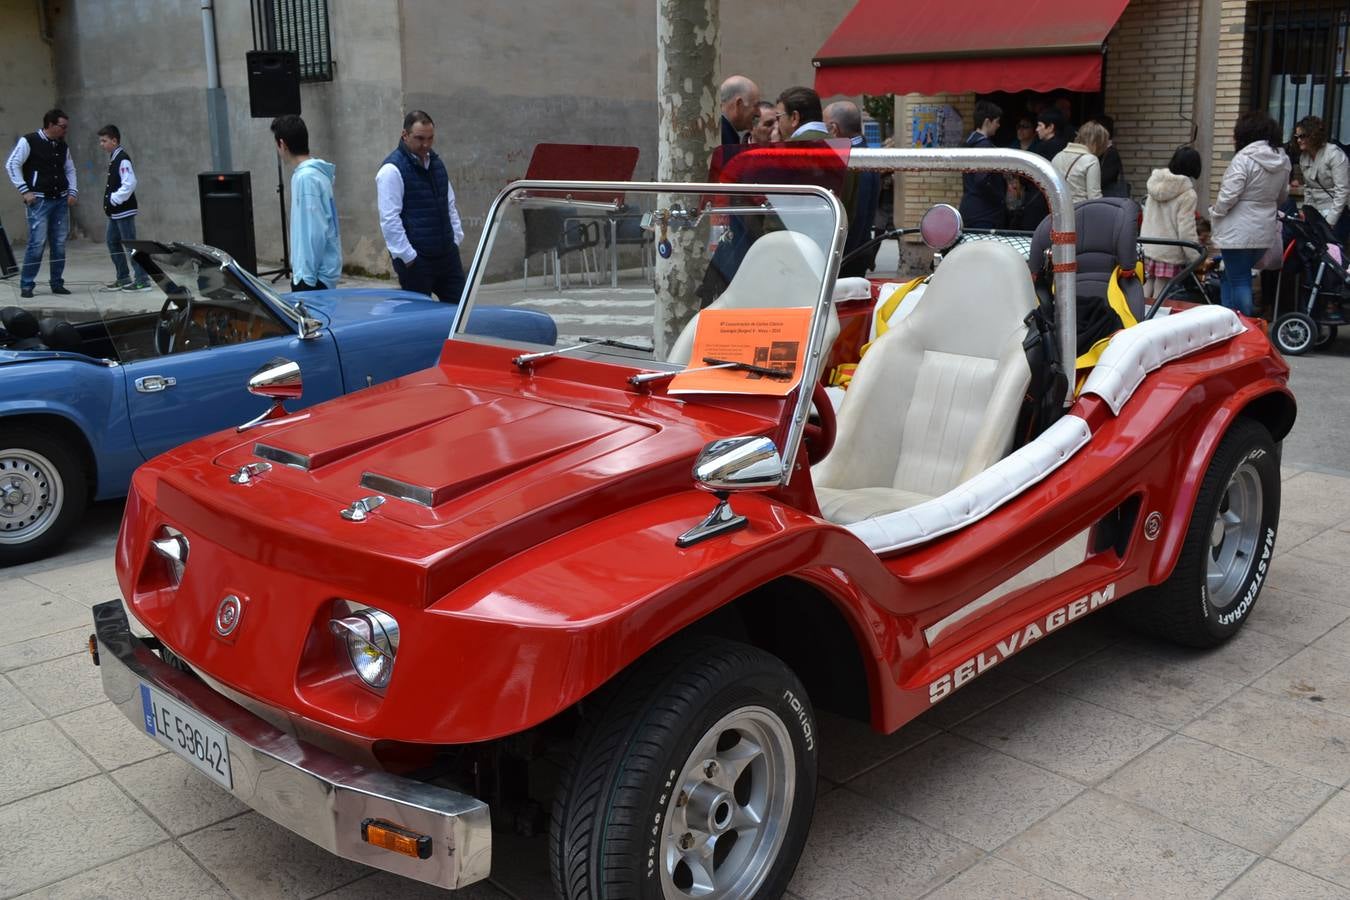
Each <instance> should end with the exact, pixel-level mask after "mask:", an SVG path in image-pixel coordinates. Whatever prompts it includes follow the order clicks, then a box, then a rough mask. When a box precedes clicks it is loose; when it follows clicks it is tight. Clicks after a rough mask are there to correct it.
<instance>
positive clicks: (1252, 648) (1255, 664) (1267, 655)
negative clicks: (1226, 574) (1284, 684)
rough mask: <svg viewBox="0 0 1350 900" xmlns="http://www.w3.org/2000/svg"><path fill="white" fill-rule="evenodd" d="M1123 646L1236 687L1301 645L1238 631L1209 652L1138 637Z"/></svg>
mask: <svg viewBox="0 0 1350 900" xmlns="http://www.w3.org/2000/svg"><path fill="white" fill-rule="evenodd" d="M1257 605H1258V606H1259V605H1260V604H1259V602H1258V604H1257ZM1125 646H1126V647H1128V648H1129V649H1130V650H1133V651H1135V652H1136V653H1143V654H1146V655H1148V656H1156V657H1158V658H1159V659H1166V660H1173V661H1176V662H1180V663H1184V664H1185V666H1186V667H1187V668H1188V669H1189V670H1191V671H1192V672H1193V673H1194V674H1196V675H1199V676H1202V677H1207V678H1222V679H1223V680H1224V681H1236V682H1238V683H1239V684H1251V683H1252V682H1253V681H1255V680H1256V679H1258V678H1260V677H1261V676H1262V675H1264V674H1266V673H1267V672H1269V671H1270V670H1271V669H1273V668H1275V667H1276V666H1278V665H1279V664H1280V663H1282V662H1284V661H1285V660H1286V659H1288V658H1289V657H1291V656H1293V655H1294V654H1295V653H1297V652H1298V651H1300V650H1302V649H1303V645H1302V644H1299V643H1296V642H1294V641H1287V640H1285V639H1283V638H1278V637H1272V636H1271V635H1268V634H1263V633H1262V632H1260V631H1257V630H1256V629H1254V628H1244V629H1242V630H1241V631H1239V632H1238V633H1237V636H1236V637H1234V638H1233V639H1232V640H1230V641H1228V643H1226V644H1223V645H1221V646H1219V647H1215V648H1214V649H1212V650H1197V649H1195V648H1194V647H1182V646H1180V645H1178V644H1173V643H1170V642H1168V641H1164V640H1161V639H1158V638H1149V637H1142V636H1139V637H1133V638H1130V639H1128V640H1127V641H1125Z"/></svg>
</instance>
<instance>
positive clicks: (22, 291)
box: [19, 288, 33, 300]
mask: <svg viewBox="0 0 1350 900" xmlns="http://www.w3.org/2000/svg"><path fill="white" fill-rule="evenodd" d="M19 296H20V297H22V298H23V299H25V300H28V299H31V298H32V296H33V289H32V288H19Z"/></svg>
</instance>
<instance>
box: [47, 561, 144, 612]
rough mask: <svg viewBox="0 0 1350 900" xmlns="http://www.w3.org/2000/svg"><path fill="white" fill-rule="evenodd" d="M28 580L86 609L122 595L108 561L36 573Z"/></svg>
mask: <svg viewBox="0 0 1350 900" xmlns="http://www.w3.org/2000/svg"><path fill="white" fill-rule="evenodd" d="M28 580H29V581H31V582H33V583H34V584H38V585H41V586H42V587H44V588H46V589H47V590H49V591H54V592H56V593H58V594H60V595H62V596H63V597H67V598H69V599H71V600H74V601H75V602H77V603H79V604H81V605H83V606H85V607H86V608H87V607H90V606H93V605H94V604H95V603H102V602H104V601H105V600H115V599H117V598H118V597H120V596H122V594H121V588H119V587H118V584H117V570H116V569H115V568H114V567H113V561H112V560H111V559H107V558H103V557H100V558H98V559H93V560H90V561H89V562H85V563H79V564H78V565H73V566H62V567H61V568H59V569H52V570H50V571H47V572H37V573H34V574H32V575H29V576H28Z"/></svg>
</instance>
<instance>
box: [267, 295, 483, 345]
mask: <svg viewBox="0 0 1350 900" xmlns="http://www.w3.org/2000/svg"><path fill="white" fill-rule="evenodd" d="M302 296H303V299H304V301H305V306H306V307H308V308H309V311H310V312H311V313H312V314H314V315H315V316H316V318H322V319H323V320H325V321H326V322H327V323H328V325H329V326H331V327H333V328H340V327H342V326H343V325H347V324H351V323H354V322H365V321H369V320H370V319H371V318H373V317H377V316H406V315H427V314H432V315H436V314H438V313H439V314H441V315H444V317H445V334H447V335H448V334H449V333H450V322H451V320H452V319H454V317H455V309H456V308H457V306H458V304H455V303H440V302H438V301H435V300H428V299H427V298H426V297H425V296H423V295H422V294H413V293H410V292H408V291H400V290H398V289H396V288H393V289H388V290H386V289H382V288H339V289H338V290H333V291H307V292H305V293H304V294H303V295H302ZM286 299H287V300H290V299H291V295H286Z"/></svg>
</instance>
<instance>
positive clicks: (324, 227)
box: [272, 115, 342, 291]
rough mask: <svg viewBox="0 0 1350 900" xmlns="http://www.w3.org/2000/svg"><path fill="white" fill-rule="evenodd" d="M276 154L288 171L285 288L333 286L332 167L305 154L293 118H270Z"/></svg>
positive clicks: (338, 257)
mask: <svg viewBox="0 0 1350 900" xmlns="http://www.w3.org/2000/svg"><path fill="white" fill-rule="evenodd" d="M272 135H273V137H275V138H276V141H277V152H278V153H280V154H281V158H282V159H283V160H284V161H285V162H286V163H288V164H290V165H293V166H295V171H294V172H292V173H291V290H292V291H317V290H323V289H327V288H335V287H337V283H338V277H339V276H340V275H341V274H342V240H341V238H340V236H339V233H338V215H337V204H336V203H335V202H334V201H333V164H332V163H330V162H327V161H325V160H322V159H316V158H314V157H313V156H310V153H309V129H307V128H306V127H305V120H304V119H302V118H300V117H299V116H295V115H286V116H277V117H276V118H275V119H273V120H272Z"/></svg>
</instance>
